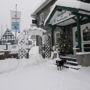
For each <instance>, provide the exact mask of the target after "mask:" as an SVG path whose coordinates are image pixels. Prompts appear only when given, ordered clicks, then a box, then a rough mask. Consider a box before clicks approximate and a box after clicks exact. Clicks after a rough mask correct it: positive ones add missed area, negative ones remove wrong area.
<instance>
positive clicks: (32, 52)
mask: <svg viewBox="0 0 90 90" xmlns="http://www.w3.org/2000/svg"><path fill="white" fill-rule="evenodd" d="M32 54H39V47H38V46H34V47H32V48H31V50H30V52H29V55H32Z"/></svg>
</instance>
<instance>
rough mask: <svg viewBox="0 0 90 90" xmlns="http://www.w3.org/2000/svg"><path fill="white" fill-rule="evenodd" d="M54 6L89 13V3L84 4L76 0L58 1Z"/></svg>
mask: <svg viewBox="0 0 90 90" xmlns="http://www.w3.org/2000/svg"><path fill="white" fill-rule="evenodd" d="M55 5H60V6H65V7H71V8H76V9H81V10H86V11H90V3H85V2H81V1H78V0H58V1H57V2H56V3H55Z"/></svg>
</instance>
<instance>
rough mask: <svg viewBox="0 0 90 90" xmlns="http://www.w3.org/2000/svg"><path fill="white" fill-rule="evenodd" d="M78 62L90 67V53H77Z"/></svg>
mask: <svg viewBox="0 0 90 90" xmlns="http://www.w3.org/2000/svg"><path fill="white" fill-rule="evenodd" d="M76 58H77V62H78V64H79V65H82V66H90V52H80V53H76Z"/></svg>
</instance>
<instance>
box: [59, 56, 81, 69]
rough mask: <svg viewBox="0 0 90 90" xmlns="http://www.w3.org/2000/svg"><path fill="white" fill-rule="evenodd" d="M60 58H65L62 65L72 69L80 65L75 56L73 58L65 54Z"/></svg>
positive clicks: (78, 67)
mask: <svg viewBox="0 0 90 90" xmlns="http://www.w3.org/2000/svg"><path fill="white" fill-rule="evenodd" d="M60 58H61V59H62V60H66V64H64V67H66V68H72V69H76V70H79V69H80V66H79V65H78V63H77V60H76V58H74V57H66V56H61V57H60Z"/></svg>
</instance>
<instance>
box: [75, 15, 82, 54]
mask: <svg viewBox="0 0 90 90" xmlns="http://www.w3.org/2000/svg"><path fill="white" fill-rule="evenodd" d="M76 17H77V32H78V48H79V51H80V52H81V50H82V48H81V27H80V26H81V25H80V16H79V15H76Z"/></svg>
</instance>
